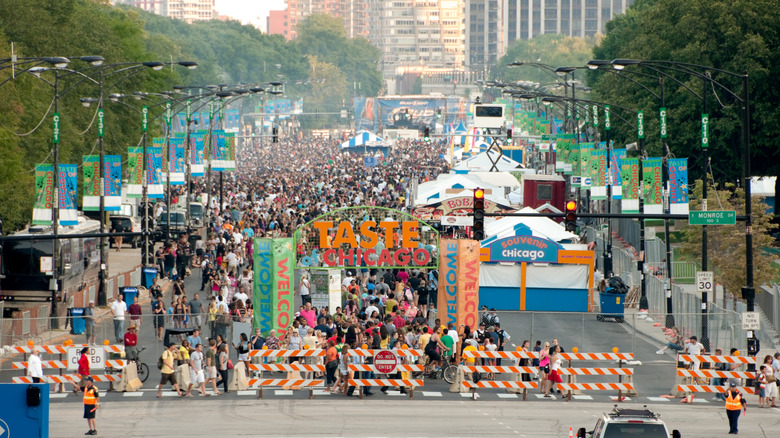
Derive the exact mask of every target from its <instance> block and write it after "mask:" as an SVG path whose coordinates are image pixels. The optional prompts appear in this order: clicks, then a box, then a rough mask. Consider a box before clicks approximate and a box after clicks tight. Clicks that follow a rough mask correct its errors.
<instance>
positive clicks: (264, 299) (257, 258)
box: [252, 238, 274, 336]
mask: <svg viewBox="0 0 780 438" xmlns="http://www.w3.org/2000/svg"><path fill="white" fill-rule="evenodd" d="M272 250H273V240H272V239H266V238H255V240H254V269H255V278H254V282H253V283H254V290H253V292H254V293H253V299H252V302H253V303H254V308H255V309H254V310H255V321H254V323H255V328H259V329H260V330H261V331H262V332H263V336H268V333H269V332H270V331H271V329H273V328H274V326H273V325H272V324H271V320H272V318H273V312H272V311H271V309H272V308H273V307H272V304H273V299H272V294H271V289H272V283H271V267H272V265H273V253H272Z"/></svg>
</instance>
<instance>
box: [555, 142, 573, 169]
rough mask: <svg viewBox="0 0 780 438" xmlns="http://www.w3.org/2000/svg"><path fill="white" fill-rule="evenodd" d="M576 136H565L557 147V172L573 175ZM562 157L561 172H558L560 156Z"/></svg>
mask: <svg viewBox="0 0 780 438" xmlns="http://www.w3.org/2000/svg"><path fill="white" fill-rule="evenodd" d="M574 140H575V138H574V134H563V135H561V138H560V140H559V141H558V143H557V145H556V152H555V154H556V157H555V159H556V163H555V166H556V169H555V170H556V171H558V172H560V171H563V172H564V173H565V174H566V175H571V174H572V163H573V161H574V158H573V157H572V155H573V154H572V149H573V146H574ZM559 155H560V162H561V163H562V165H561V166H560V167H561V170H558V169H557V167H558V161H557V160H558V156H559Z"/></svg>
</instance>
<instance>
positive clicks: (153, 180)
mask: <svg viewBox="0 0 780 438" xmlns="http://www.w3.org/2000/svg"><path fill="white" fill-rule="evenodd" d="M146 152H147V155H146V184H147V190H148V192H149V197H150V198H154V199H162V198H163V185H162V173H163V168H162V167H163V166H162V163H163V149H162V148H161V147H150V148H146Z"/></svg>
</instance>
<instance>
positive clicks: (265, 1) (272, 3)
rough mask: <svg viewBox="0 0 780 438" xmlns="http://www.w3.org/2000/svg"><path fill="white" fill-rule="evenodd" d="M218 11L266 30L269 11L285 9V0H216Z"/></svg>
mask: <svg viewBox="0 0 780 438" xmlns="http://www.w3.org/2000/svg"><path fill="white" fill-rule="evenodd" d="M216 7H217V11H218V12H219V13H220V14H221V15H229V16H231V17H233V18H235V19H236V20H239V21H241V22H242V23H244V24H250V23H251V24H254V25H255V26H257V27H259V28H261V29H263V30H265V24H266V18H267V17H268V11H271V10H281V9H284V0H216Z"/></svg>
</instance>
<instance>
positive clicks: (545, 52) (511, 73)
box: [491, 34, 596, 83]
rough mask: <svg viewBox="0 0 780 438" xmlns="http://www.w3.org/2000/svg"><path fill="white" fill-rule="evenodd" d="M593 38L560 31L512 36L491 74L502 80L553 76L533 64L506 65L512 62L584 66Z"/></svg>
mask: <svg viewBox="0 0 780 438" xmlns="http://www.w3.org/2000/svg"><path fill="white" fill-rule="evenodd" d="M595 42H596V40H595V39H594V38H588V39H583V38H579V37H570V36H566V35H560V34H547V35H540V36H537V37H536V38H532V39H530V40H516V41H515V42H513V43H512V44H511V45H510V46H509V47H508V48H507V50H506V54H505V55H504V56H502V57H501V58H500V59H499V60H498V62H497V63H496V65H494V66H493V68H492V70H491V72H492V74H491V76H492V78H493V79H496V80H502V81H521V80H525V81H532V82H538V83H549V82H553V81H556V80H557V79H556V78H555V77H553V75H550V74H549V73H544V72H542V71H539V69H537V68H534V67H508V64H511V63H513V62H538V63H542V64H547V65H550V66H553V67H562V66H571V67H578V66H584V65H585V63H586V62H588V60H590V59H591V56H592V55H591V48H592V47H593V45H594V44H595Z"/></svg>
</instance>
